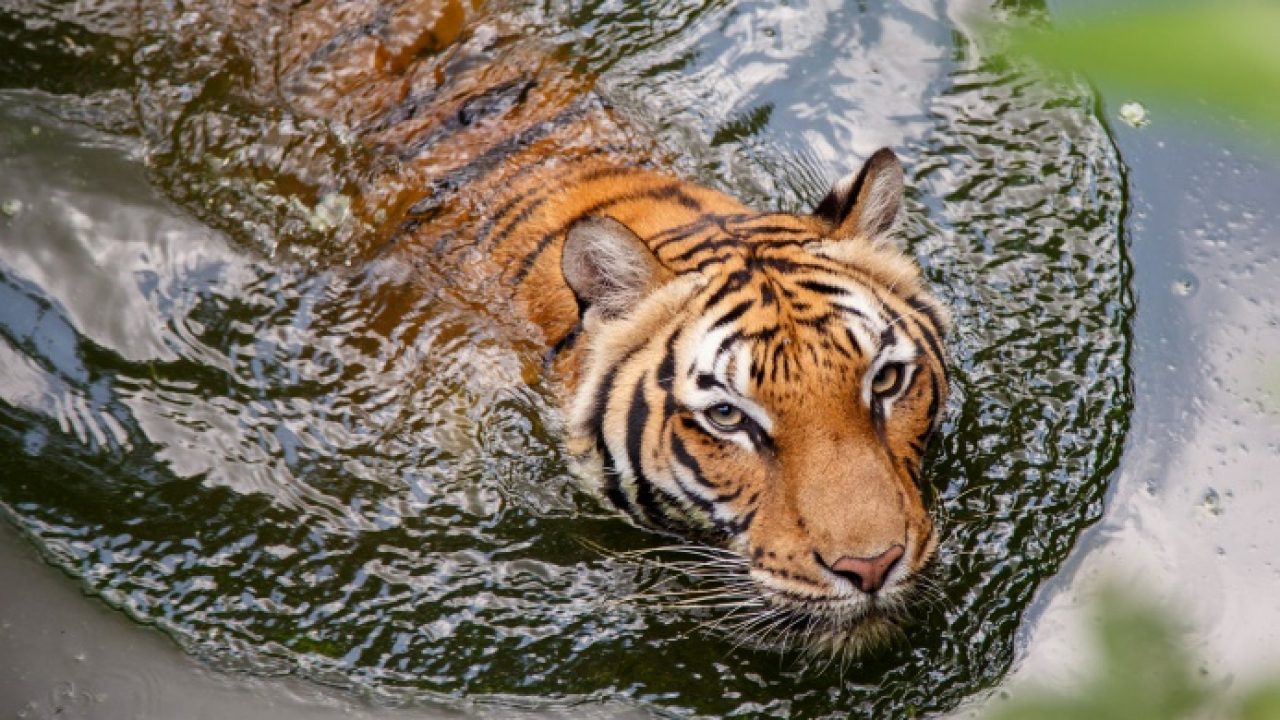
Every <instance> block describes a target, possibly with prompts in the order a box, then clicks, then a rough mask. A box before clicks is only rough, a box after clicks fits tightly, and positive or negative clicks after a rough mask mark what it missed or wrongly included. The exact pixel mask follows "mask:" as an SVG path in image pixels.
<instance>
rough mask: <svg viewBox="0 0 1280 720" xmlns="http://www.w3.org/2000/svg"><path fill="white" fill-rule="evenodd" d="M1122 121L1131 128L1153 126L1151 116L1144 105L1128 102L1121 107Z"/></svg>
mask: <svg viewBox="0 0 1280 720" xmlns="http://www.w3.org/2000/svg"><path fill="white" fill-rule="evenodd" d="M1120 119H1121V120H1123V121H1125V123H1127V124H1128V125H1129V126H1130V127H1136V128H1140V127H1146V126H1147V125H1150V124H1151V116H1149V115H1148V114H1147V109H1146V108H1145V107H1143V105H1142V103H1137V102H1127V103H1125V104H1123V105H1121V106H1120Z"/></svg>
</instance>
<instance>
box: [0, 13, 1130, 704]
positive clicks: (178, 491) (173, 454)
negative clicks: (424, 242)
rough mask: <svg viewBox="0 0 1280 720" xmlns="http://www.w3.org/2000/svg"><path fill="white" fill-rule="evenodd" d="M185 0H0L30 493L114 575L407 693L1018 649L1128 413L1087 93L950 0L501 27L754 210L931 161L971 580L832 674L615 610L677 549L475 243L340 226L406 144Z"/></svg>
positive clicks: (952, 682) (969, 689) (954, 525)
mask: <svg viewBox="0 0 1280 720" xmlns="http://www.w3.org/2000/svg"><path fill="white" fill-rule="evenodd" d="M155 5H156V7H154V8H151V7H147V4H142V6H141V7H140V6H139V5H137V4H134V3H112V2H106V1H105V0H104V1H102V2H97V3H88V4H86V3H57V2H22V1H17V2H14V1H10V2H4V3H0V88H4V89H3V90H0V201H4V200H20V201H21V203H22V205H21V207H20V209H18V210H17V212H15V213H14V214H13V215H12V217H9V216H8V215H7V214H6V215H0V506H2V507H3V508H4V511H5V514H6V515H7V516H8V517H9V518H10V520H11V521H12V522H13V523H14V524H16V525H17V526H18V527H19V528H21V529H22V530H23V531H24V532H25V533H26V534H27V536H28V537H29V538H30V539H31V541H32V542H33V543H35V544H36V545H37V546H38V547H39V548H40V549H41V551H42V552H43V553H44V555H45V557H46V558H48V559H49V560H50V561H51V562H54V563H56V564H57V565H59V566H60V567H62V568H64V569H65V570H66V571H67V572H68V573H69V574H70V575H72V576H73V577H75V578H76V579H77V580H78V582H80V583H81V584H82V586H83V587H84V588H85V589H86V590H87V591H88V592H89V593H90V594H92V595H94V596H96V597H98V598H101V600H102V601H105V602H107V603H109V604H111V605H112V606H114V607H118V608H120V609H122V610H124V611H125V612H127V613H128V614H129V615H130V616H131V617H133V618H135V619H137V620H138V621H140V622H143V623H147V624H151V625H155V626H157V627H159V628H161V629H162V630H164V631H165V632H166V633H168V634H169V635H171V636H172V637H173V638H174V639H175V641H177V642H178V643H179V644H181V645H182V647H183V648H185V649H186V650H187V651H188V652H190V653H193V654H196V655H198V656H200V657H202V658H204V659H206V660H207V661H208V662H209V663H211V664H212V665H214V666H216V667H222V668H229V669H234V670H241V671H247V672H251V673H258V674H281V673H288V674H295V675H299V676H302V677H304V678H307V679H310V680H313V681H315V682H320V683H325V684H329V685H337V686H341V687H349V688H352V689H353V690H355V691H358V692H361V693H365V694H370V695H373V696H375V697H378V698H381V699H383V700H384V701H386V702H392V703H417V702H428V703H445V704H457V703H465V702H473V701H478V702H494V703H516V704H520V705H528V704H533V705H537V704H540V703H552V704H560V705H564V704H574V703H582V702H595V701H600V700H613V701H621V702H623V703H627V704H636V705H639V706H642V707H645V708H649V709H652V710H654V711H656V712H660V713H665V714H673V715H699V714H702V715H732V714H746V715H777V716H786V715H789V714H790V715H795V716H805V717H810V716H818V715H823V714H835V715H839V716H844V715H846V714H849V715H853V716H863V717H877V718H879V717H904V716H912V715H916V714H928V713H930V712H936V711H940V710H945V709H948V708H953V707H955V706H956V705H957V704H958V703H960V702H962V701H963V700H965V699H966V698H969V697H971V696H973V695H974V693H976V692H979V691H981V690H983V689H986V688H990V687H992V686H993V685H994V684H996V683H998V682H999V681H1000V679H1001V678H1002V677H1003V675H1004V673H1005V672H1006V671H1007V669H1008V667H1009V664H1010V662H1011V661H1012V658H1013V653H1014V651H1015V648H1016V643H1017V642H1018V629H1019V623H1020V620H1021V618H1022V615H1023V613H1024V612H1025V610H1026V609H1027V607H1028V604H1029V603H1030V601H1031V599H1032V597H1033V595H1034V593H1035V592H1036V589H1037V587H1039V585H1040V584H1041V583H1042V582H1043V581H1044V580H1045V579H1046V578H1048V577H1049V576H1051V575H1052V574H1053V573H1054V572H1055V571H1056V570H1057V569H1058V568H1059V566H1060V565H1061V563H1062V562H1063V560H1064V559H1065V557H1066V555H1067V553H1068V552H1069V551H1070V549H1071V547H1072V545H1073V543H1074V542H1075V540H1076V538H1077V537H1078V535H1079V533H1080V532H1081V530H1083V529H1084V528H1085V527H1087V526H1088V525H1090V524H1091V523H1093V522H1095V521H1096V520H1097V519H1098V518H1099V517H1100V515H1101V512H1102V502H1103V498H1104V496H1105V494H1106V491H1107V487H1108V481H1109V480H1110V478H1111V475H1112V472H1113V470H1114V467H1115V465H1116V462H1117V460H1118V456H1119V453H1120V449H1121V447H1122V444H1123V442H1124V438H1125V432H1126V430H1127V423H1128V414H1129V410H1130V395H1129V386H1130V377H1129V369H1128V367H1127V365H1126V362H1127V359H1128V354H1129V323H1130V319H1131V315H1132V310H1133V303H1132V298H1131V296H1130V294H1129V290H1128V274H1129V266H1128V262H1127V259H1126V257H1125V248H1124V243H1123V237H1122V218H1123V215H1124V212H1125V206H1124V202H1125V198H1124V177H1123V168H1122V166H1121V165H1120V162H1119V159H1118V157H1117V156H1116V153H1115V151H1114V148H1113V146H1112V143H1111V140H1110V138H1109V136H1108V134H1107V131H1106V128H1105V127H1103V125H1102V124H1101V123H1100V121H1099V120H1098V118H1097V116H1096V113H1095V108H1094V102H1095V99H1094V97H1093V96H1092V94H1091V93H1090V92H1089V91H1088V89H1087V88H1084V87H1081V86H1074V85H1058V86H1045V85H1043V84H1038V83H1035V82H1032V81H1031V80H1029V79H1027V78H1026V77H1024V76H1023V75H1021V74H1020V73H1019V72H1018V71H1017V70H1015V69H1010V68H1008V67H1006V66H1005V64H1004V63H1002V62H1001V61H1000V60H999V59H998V58H987V57H984V56H982V55H981V53H980V51H979V50H978V49H977V48H976V47H975V46H974V45H973V44H972V42H971V40H970V39H969V36H968V33H967V31H966V29H965V25H964V23H963V22H962V21H959V20H957V19H955V18H958V17H961V16H965V15H966V14H967V13H969V12H971V11H972V9H971V8H969V7H968V5H967V4H964V3H959V2H957V3H951V4H948V3H923V2H920V3H897V2H885V3H846V4H845V6H843V7H841V6H839V5H838V4H832V3H820V2H812V3H804V2H799V3H792V4H789V5H784V6H775V4H774V3H765V2H760V3H739V4H729V3H716V2H713V3H706V4H702V5H699V4H696V3H693V2H679V1H678V0H665V1H664V2H659V3H643V4H641V3H635V4H621V3H601V4H590V5H587V4H576V5H573V6H568V5H564V4H561V3H546V4H545V5H527V6H506V5H503V6H500V7H497V8H495V9H493V10H492V11H491V15H490V17H491V18H492V20H490V21H488V22H491V23H492V27H494V28H498V29H497V30H495V31H494V32H495V33H497V38H496V39H494V40H492V46H491V47H492V49H491V50H489V52H492V53H494V54H496V55H497V56H499V57H500V56H501V54H502V53H504V52H506V50H505V48H508V47H516V46H517V45H520V44H521V43H525V42H530V40H528V38H536V41H537V42H539V43H541V44H543V45H545V46H546V47H547V48H548V51H549V52H554V53H556V54H558V55H560V56H563V57H565V58H569V59H572V61H573V64H574V66H575V68H576V70H577V71H579V72H583V73H588V74H595V73H599V74H600V75H601V81H600V88H601V93H602V94H603V96H604V97H605V98H606V99H607V100H608V101H609V102H610V103H611V104H612V105H614V107H615V108H617V110H618V112H619V113H620V114H621V115H624V116H626V117H627V118H628V119H629V121H630V122H632V123H633V127H634V128H636V129H637V132H642V133H645V134H647V135H649V136H652V137H653V138H655V139H656V141H657V150H655V152H656V153H657V154H658V155H659V156H660V157H661V158H662V159H661V161H660V162H661V163H662V164H664V165H666V166H667V167H669V168H671V169H673V170H674V171H676V172H680V173H682V174H684V175H687V176H690V177H695V178H698V179H700V180H702V181H704V182H706V183H708V184H711V185H713V186H716V187H719V188H722V189H725V190H727V191H729V192H732V193H734V194H737V195H739V196H741V197H744V198H746V199H748V200H750V201H752V202H753V203H755V204H757V205H759V206H761V207H782V208H787V209H799V208H802V207H805V206H807V205H808V204H809V203H811V202H812V201H813V200H815V199H816V197H817V195H818V193H820V192H821V189H822V188H823V187H824V185H825V183H826V182H827V181H829V180H830V179H833V178H835V177H837V176H838V175H840V174H842V173H843V172H846V171H847V170H848V169H849V168H850V167H852V166H853V165H855V164H856V158H857V157H860V156H865V155H866V154H868V153H869V152H870V151H871V150H873V149H874V148H876V147H878V146H880V145H893V146H894V147H895V148H896V149H898V150H899V151H900V154H901V155H902V156H903V158H904V162H905V164H906V165H907V167H908V172H909V184H910V186H911V190H910V192H909V198H908V205H907V210H906V213H905V215H906V217H905V222H904V223H903V232H902V235H903V237H904V238H905V239H906V240H907V241H908V244H909V247H910V250H911V251H912V252H913V253H914V254H915V255H916V256H917V257H918V258H919V259H920V261H921V262H922V264H923V265H924V267H925V269H926V273H927V275H928V277H929V280H930V281H931V283H932V284H933V285H934V287H935V288H936V289H937V292H938V294H939V295H940V296H941V297H942V298H943V299H944V300H945V301H946V302H947V303H948V304H949V305H950V306H951V307H952V309H953V312H954V315H955V320H956V329H955V332H954V333H953V335H952V337H951V339H950V342H949V350H950V353H951V355H952V358H953V364H954V369H955V373H954V375H955V381H954V386H955V394H954V397H953V398H952V402H951V403H950V405H949V407H948V408H947V411H946V420H945V427H944V432H943V433H942V435H941V438H940V440H939V441H938V442H937V443H936V444H935V447H934V448H933V449H932V452H931V461H930V471H929V477H930V480H931V486H932V487H933V488H934V490H935V494H936V496H937V498H936V512H937V513H938V515H939V517H940V518H942V521H941V526H942V533H943V537H944V539H943V543H942V547H941V550H940V557H941V560H942V562H941V564H940V568H939V571H938V580H939V582H940V584H941V587H942V588H943V591H944V598H943V599H942V600H940V601H939V602H937V603H934V604H931V605H927V606H923V607H921V608H920V610H919V613H918V617H917V619H916V621H915V622H914V623H913V624H912V625H911V626H909V627H908V628H907V629H906V633H905V636H904V639H903V640H902V641H901V642H900V643H899V644H898V645H896V646H894V647H892V648H890V649H889V650H887V651H885V652H883V653H881V654H878V655H876V656H873V657H868V658H864V659H861V660H857V661H854V662H852V663H849V664H848V665H846V666H844V667H840V666H832V667H827V668H823V667H821V666H820V665H817V664H813V663H809V662H806V661H804V660H803V659H801V658H798V657H791V656H779V655H776V654H770V653H765V652H758V651H754V650H751V649H745V648H735V647H734V645H733V643H732V642H729V641H727V640H725V639H723V638H721V637H719V636H717V635H715V634H710V633H707V632H704V631H701V630H699V626H700V625H702V624H703V623H704V622H705V621H706V620H707V618H704V617H690V616H685V615H679V614H673V613H670V612H654V611H648V610H646V608H645V607H643V606H642V605H639V604H636V603H628V602H617V601H618V599H620V598H623V597H625V596H626V595H627V594H628V593H629V592H630V591H631V590H632V589H633V588H634V587H635V584H636V583H637V582H639V581H641V580H643V579H644V577H642V576H643V573H641V571H640V570H639V569H637V568H634V567H629V566H627V565H625V564H621V563H617V562H614V561H609V560H606V559H604V558H602V557H601V556H600V555H599V554H598V553H596V552H595V551H593V550H591V549H589V548H588V544H598V545H603V546H606V547H610V548H615V549H630V548H639V547H647V546H653V545H659V544H663V543H664V542H666V541H665V540H664V539H662V538H659V537H655V536H652V535H649V534H646V533H644V532H641V531H638V530H635V529H632V528H630V527H628V526H627V525H626V524H624V523H623V522H621V521H619V520H615V519H613V518H611V517H609V516H607V515H606V514H604V513H603V512H602V511H601V510H600V508H599V507H598V506H597V505H596V504H595V503H594V502H593V501H591V500H590V499H589V498H587V497H585V496H584V495H582V494H581V493H580V492H578V491H577V490H576V488H575V487H574V485H573V482H572V480H571V479H570V478H569V476H568V475H567V473H566V470H565V463H564V458H563V457H562V454H561V451H560V449H559V447H558V446H557V441H556V438H557V433H558V423H559V418H558V416H557V412H556V409H555V406H556V403H555V399H554V396H553V393H552V390H551V388H550V386H545V385H541V384H539V383H538V382H537V381H534V383H533V384H532V385H530V382H529V381H530V379H531V378H533V377H534V376H535V373H534V372H533V369H535V368H536V367H537V357H536V354H534V353H532V352H529V351H528V350H527V348H523V346H521V345H520V344H519V343H518V342H516V341H514V340H512V339H511V334H510V328H509V323H508V322H507V321H506V320H505V319H503V318H501V317H495V316H491V315H490V314H488V313H487V312H486V311H485V309H484V303H483V298H474V297H469V296H467V294H466V293H465V292H462V291H460V290H459V289H458V288H456V287H454V286H453V285H451V284H450V283H449V282H448V273H447V271H446V269H444V268H439V267H436V266H434V265H432V264H430V263H429V262H428V263H424V265H423V266H422V267H418V268H414V269H413V272H412V273H410V272H407V271H406V270H405V268H403V267H400V266H397V265H395V264H394V263H391V262H387V261H385V260H383V259H381V258H378V257H372V258H369V257H366V255H365V254H361V253H356V252H353V251H352V249H351V248H353V247H362V245H361V243H362V242H364V241H369V238H366V237H364V236H363V235H362V234H361V232H362V230H361V229H360V228H358V227H353V226H352V224H351V223H346V224H343V223H341V222H339V226H338V227H337V229H332V230H331V229H329V228H327V227H325V226H323V225H320V226H317V225H316V224H315V222H314V217H315V216H314V207H315V205H316V203H317V202H319V199H320V198H322V197H325V196H326V195H333V194H336V193H344V192H349V191H350V190H351V189H352V188H356V187H359V185H360V183H361V182H362V180H363V179H364V178H365V177H366V176H367V175H368V174H369V173H371V172H373V160H371V159H370V158H368V157H367V154H366V153H365V152H364V151H363V150H362V149H361V148H360V147H359V145H358V143H354V142H352V141H351V140H350V138H348V137H346V136H345V135H344V133H343V130H342V128H338V127H334V126H331V125H326V124H324V123H321V122H318V121H314V120H308V119H306V118H302V117H295V116H293V115H291V114H290V113H289V112H288V111H287V110H284V109H282V108H280V107H272V106H269V107H265V108H264V107H262V106H261V105H258V104H255V103H252V102H249V101H248V100H247V99H246V98H245V97H244V95H243V93H240V92H238V91H237V89H238V88H242V87H244V86H245V85H246V84H247V80H246V78H247V77H248V76H249V75H251V74H252V72H253V66H252V64H251V63H249V62H247V61H246V60H245V57H244V55H243V54H242V53H240V52H239V51H238V49H237V47H236V45H235V41H234V38H229V37H227V36H225V35H220V34H218V33H217V32H204V31H203V26H202V25H201V23H203V22H206V20H205V14H204V13H202V12H194V11H193V10H192V7H195V8H201V7H206V8H207V7H217V8H220V7H222V4H220V3H212V2H211V3H200V4H196V5H194V6H192V7H187V6H184V4H182V3H176V2H175V3H164V4H161V3H156V4H155ZM1009 12H1012V11H1010V10H1007V9H1004V10H1001V11H1000V13H1002V14H1003V13H1009ZM979 14H982V13H979ZM988 14H989V13H988ZM193 28H194V29H193ZM504 28H505V29H504ZM511 28H519V29H520V31H519V32H518V33H517V32H516V31H515V30H512V29H511ZM503 33H509V34H510V35H509V36H508V35H504V34H503ZM10 209H12V207H11V208H10ZM373 240H376V238H375V239H373ZM584 540H585V541H587V543H584V542H583V541H584Z"/></svg>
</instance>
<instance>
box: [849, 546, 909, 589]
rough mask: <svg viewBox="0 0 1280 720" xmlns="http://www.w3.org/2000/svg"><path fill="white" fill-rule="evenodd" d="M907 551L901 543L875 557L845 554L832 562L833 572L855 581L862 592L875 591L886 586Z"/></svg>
mask: <svg viewBox="0 0 1280 720" xmlns="http://www.w3.org/2000/svg"><path fill="white" fill-rule="evenodd" d="M905 552H906V548H904V547H902V546H901V545H893V546H891V547H890V548H889V549H888V550H885V551H884V552H882V553H880V554H879V555H876V556H875V557H861V558H856V557H849V556H848V555H845V556H844V557H842V558H840V559H839V560H837V561H835V562H834V563H831V572H833V573H835V574H837V575H839V576H840V577H842V578H844V579H845V580H848V581H849V582H851V583H853V586H854V587H856V588H858V589H859V590H861V591H862V592H864V593H873V592H875V591H877V590H879V589H880V588H882V587H884V580H885V578H886V577H888V576H889V572H890V571H891V570H893V568H894V566H895V565H897V564H898V561H899V560H901V559H902V555H903V553H905Z"/></svg>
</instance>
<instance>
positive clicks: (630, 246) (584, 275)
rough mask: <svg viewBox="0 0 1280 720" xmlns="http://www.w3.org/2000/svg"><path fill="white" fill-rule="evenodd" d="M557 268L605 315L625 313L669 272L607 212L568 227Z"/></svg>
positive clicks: (576, 291)
mask: <svg viewBox="0 0 1280 720" xmlns="http://www.w3.org/2000/svg"><path fill="white" fill-rule="evenodd" d="M560 269H561V271H562V272H563V273H564V279H565V281H566V282H568V283H569V287H570V288H571V289H572V290H573V293H574V295H576V296H577V297H578V302H579V303H581V304H583V305H585V306H587V307H588V308H591V309H595V310H598V311H599V313H600V314H601V315H602V316H603V317H604V318H606V319H609V318H615V317H619V316H621V315H623V314H625V313H626V312H627V311H629V310H631V309H632V308H634V307H635V305H636V303H638V302H639V301H640V300H641V299H643V298H644V296H645V295H647V294H649V291H650V290H652V289H654V288H656V287H657V286H658V285H661V284H662V283H665V282H666V281H667V280H669V279H671V276H672V275H671V271H670V270H668V269H667V268H666V267H664V266H663V265H662V263H661V262H659V261H658V258H657V256H656V255H654V254H653V251H652V250H650V249H649V246H648V245H646V244H645V242H644V241H643V240H641V239H640V237H639V236H638V235H636V234H635V233H634V232H632V231H631V228H629V227H627V226H626V225H623V224H622V223H620V222H618V221H617V220H614V219H613V218H610V217H590V218H586V219H584V220H579V221H578V222H576V223H574V224H573V226H572V227H570V228H569V232H568V234H567V235H566V236H565V241H564V254H563V256H561V259H560Z"/></svg>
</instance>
